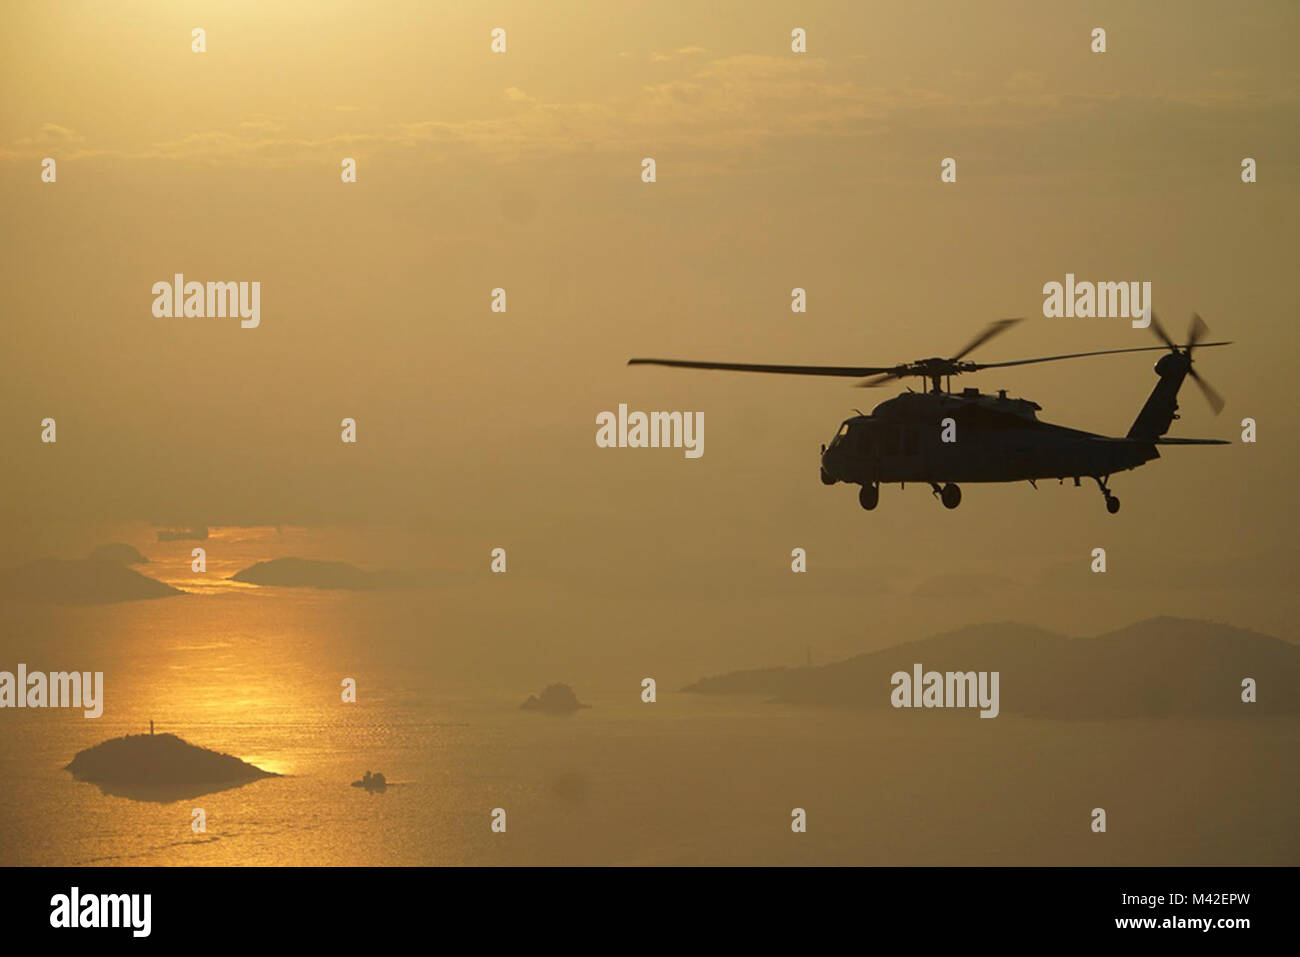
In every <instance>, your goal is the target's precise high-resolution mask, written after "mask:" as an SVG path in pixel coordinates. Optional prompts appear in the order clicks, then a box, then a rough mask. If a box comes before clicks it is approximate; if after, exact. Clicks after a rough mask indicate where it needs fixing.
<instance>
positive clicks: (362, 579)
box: [230, 558, 412, 590]
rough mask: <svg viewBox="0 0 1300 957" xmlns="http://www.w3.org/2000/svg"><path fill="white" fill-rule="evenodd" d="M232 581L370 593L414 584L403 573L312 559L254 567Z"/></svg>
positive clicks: (292, 559) (277, 560)
mask: <svg viewBox="0 0 1300 957" xmlns="http://www.w3.org/2000/svg"><path fill="white" fill-rule="evenodd" d="M230 580H231V581H237V582H246V583H248V584H252V585H278V586H280V587H284V588H338V589H350V590H367V589H373V588H401V587H404V586H407V585H410V584H412V580H411V577H410V576H409V575H407V574H405V573H402V572H394V571H366V570H364V569H361V568H358V567H357V566H355V565H349V564H348V563H347V562H326V561H319V560H317V559H311V558H275V559H272V560H271V561H267V562H258V563H257V564H256V565H250V566H249V567H248V568H245V569H244V570H243V571H240V572H236V573H235V574H234V575H231V576H230Z"/></svg>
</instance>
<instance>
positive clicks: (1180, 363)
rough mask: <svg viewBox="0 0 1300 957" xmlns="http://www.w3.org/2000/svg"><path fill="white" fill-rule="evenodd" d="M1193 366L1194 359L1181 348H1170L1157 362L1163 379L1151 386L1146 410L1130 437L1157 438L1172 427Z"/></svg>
mask: <svg viewBox="0 0 1300 957" xmlns="http://www.w3.org/2000/svg"><path fill="white" fill-rule="evenodd" d="M1191 368H1192V360H1191V359H1190V358H1188V357H1187V356H1185V355H1183V354H1182V353H1181V352H1170V353H1168V354H1167V355H1164V356H1162V357H1161V358H1160V361H1159V362H1157V363H1156V375H1158V376H1160V381H1159V382H1157V383H1156V387H1155V388H1154V389H1152V390H1151V395H1150V396H1149V397H1148V398H1147V401H1146V404H1145V405H1143V406H1142V411H1141V412H1139V413H1138V416H1137V418H1136V419H1134V420H1133V425H1132V427H1131V428H1130V429H1129V430H1128V437H1129V438H1130V439H1145V440H1149V441H1154V440H1156V439H1158V438H1160V436H1162V435H1164V434H1165V433H1166V432H1168V431H1169V426H1170V425H1172V424H1173V421H1174V419H1176V418H1178V390H1179V388H1180V387H1181V386H1182V384H1183V379H1185V378H1187V373H1188V372H1189V371H1190V370H1191Z"/></svg>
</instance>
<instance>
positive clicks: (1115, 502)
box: [1092, 475, 1119, 515]
mask: <svg viewBox="0 0 1300 957" xmlns="http://www.w3.org/2000/svg"><path fill="white" fill-rule="evenodd" d="M1092 480H1093V481H1094V482H1096V483H1097V487H1098V488H1099V489H1101V495H1102V498H1104V499H1105V500H1106V511H1108V512H1110V514H1112V515H1114V514H1115V513H1116V512H1118V511H1119V499H1118V498H1116V497H1115V496H1114V495H1113V494H1111V491H1110V489H1109V488H1107V487H1106V483H1107V482H1108V481H1110V476H1109V475H1107V476H1106V477H1105V478H1101V477H1099V476H1096V475H1094V476H1093V477H1092Z"/></svg>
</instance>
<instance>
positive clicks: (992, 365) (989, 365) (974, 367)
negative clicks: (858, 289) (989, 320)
mask: <svg viewBox="0 0 1300 957" xmlns="http://www.w3.org/2000/svg"><path fill="white" fill-rule="evenodd" d="M1151 324H1152V325H1153V326H1154V325H1155V319H1154V318H1152V320H1151ZM1170 345H1171V346H1172V345H1173V343H1170ZM1230 345H1232V343H1231V342H1202V343H1200V347H1201V348H1203V349H1208V348H1209V347H1210V346H1230ZM1164 351H1165V347H1164V346H1137V347H1135V348H1132V349H1102V350H1100V351H1098V352H1071V353H1068V354H1066V355H1062V356H1042V357H1041V358H1038V359H1016V360H1014V361H1012V362H972V363H971V364H970V365H971V368H970V369H968V370H966V371H970V372H975V371H978V370H980V369H996V368H999V367H1001V366H1024V365H1029V364H1030V363H1032V362H1055V361H1057V360H1058V359H1082V358H1085V357H1087V356H1113V355H1118V354H1119V353H1121V352H1164Z"/></svg>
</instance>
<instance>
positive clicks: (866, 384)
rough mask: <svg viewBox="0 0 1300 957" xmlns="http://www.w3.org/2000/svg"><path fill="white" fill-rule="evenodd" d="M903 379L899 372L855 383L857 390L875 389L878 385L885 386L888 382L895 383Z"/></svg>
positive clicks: (887, 373)
mask: <svg viewBox="0 0 1300 957" xmlns="http://www.w3.org/2000/svg"><path fill="white" fill-rule="evenodd" d="M901 378H903V377H902V376H901V375H899V374H898V373H897V372H886V373H884V374H882V375H877V376H872V377H871V378H870V379H863V380H862V381H861V382H855V383H854V384H853V387H854V388H855V389H874V388H875V387H876V386H878V385H884V384H885V383H886V382H894V381H896V380H898V379H901Z"/></svg>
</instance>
